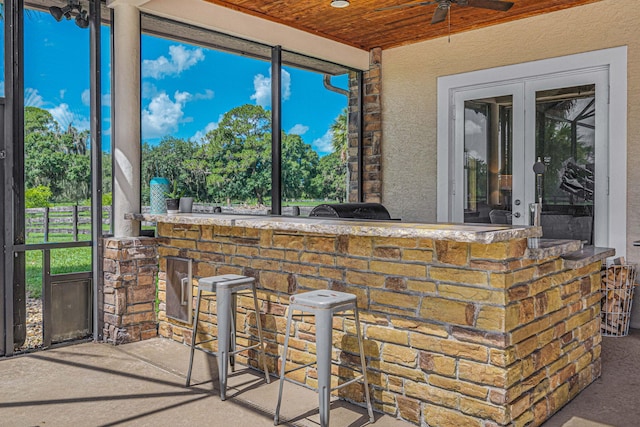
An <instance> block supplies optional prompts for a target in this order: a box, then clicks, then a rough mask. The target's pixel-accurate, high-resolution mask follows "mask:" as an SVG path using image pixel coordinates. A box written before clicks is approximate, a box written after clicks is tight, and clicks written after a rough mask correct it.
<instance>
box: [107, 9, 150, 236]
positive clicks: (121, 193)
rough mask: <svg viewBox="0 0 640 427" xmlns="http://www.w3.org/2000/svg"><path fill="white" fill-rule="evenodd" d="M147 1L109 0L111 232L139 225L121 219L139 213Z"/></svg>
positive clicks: (132, 230) (133, 230) (130, 231)
mask: <svg viewBox="0 0 640 427" xmlns="http://www.w3.org/2000/svg"><path fill="white" fill-rule="evenodd" d="M143 3H146V1H139V0H138V1H136V0H112V1H110V2H109V4H108V5H109V7H111V8H113V10H114V19H113V32H114V49H113V50H114V57H113V58H112V71H111V72H112V73H113V89H112V90H113V91H114V95H115V96H114V104H113V106H112V108H113V112H114V113H113V120H114V122H113V125H112V128H113V133H112V134H113V233H114V235H115V236H116V237H128V236H137V235H138V234H139V231H140V226H139V224H138V223H137V222H135V221H129V220H125V219H124V214H125V213H127V212H140V11H139V10H138V6H139V5H141V4H143Z"/></svg>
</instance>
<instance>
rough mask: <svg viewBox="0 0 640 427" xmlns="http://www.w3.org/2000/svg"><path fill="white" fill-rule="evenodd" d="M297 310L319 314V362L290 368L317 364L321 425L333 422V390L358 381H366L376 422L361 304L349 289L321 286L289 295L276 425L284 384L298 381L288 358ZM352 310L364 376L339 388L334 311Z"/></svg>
mask: <svg viewBox="0 0 640 427" xmlns="http://www.w3.org/2000/svg"><path fill="white" fill-rule="evenodd" d="M295 310H298V311H302V312H303V313H304V312H307V313H311V314H313V315H315V316H316V355H317V360H316V362H311V363H308V364H306V365H303V366H299V367H297V368H294V369H292V370H290V371H289V372H293V371H295V370H298V369H302V368H306V367H307V366H310V365H313V364H314V363H315V364H316V365H317V371H318V388H317V389H316V391H317V392H318V400H319V411H320V425H321V427H327V426H328V425H329V403H330V398H331V392H332V391H333V390H338V389H340V388H342V387H345V386H347V385H349V384H352V383H354V382H356V381H363V382H364V392H365V399H366V401H367V411H368V413H369V421H370V422H371V423H373V422H374V421H375V418H374V417H373V407H372V406H371V398H370V396H369V382H368V381H367V369H366V363H365V357H364V347H363V344H362V336H361V334H360V319H359V317H358V305H357V301H356V296H355V295H353V294H349V293H346V292H337V291H331V290H318V291H311V292H305V293H302V294H296V295H292V296H291V297H290V298H289V314H288V316H287V329H286V334H285V338H284V349H283V353H282V364H281V368H280V387H279V390H278V403H277V405H276V412H275V416H274V418H273V422H274V424H275V425H278V424H279V423H280V405H281V403H282V387H283V384H284V382H285V381H289V382H293V383H297V382H296V381H294V380H292V379H289V378H286V377H285V374H286V373H288V372H285V366H286V361H287V351H288V349H289V331H290V330H291V322H292V318H293V312H294V311H295ZM348 310H352V311H353V314H354V317H355V322H356V335H357V337H358V347H359V350H360V365H361V369H362V373H361V375H360V376H357V377H356V378H353V379H351V380H349V381H347V382H345V383H343V384H340V385H339V386H337V387H335V388H333V389H332V388H331V350H332V339H331V335H332V331H333V315H334V313H338V312H342V311H348Z"/></svg>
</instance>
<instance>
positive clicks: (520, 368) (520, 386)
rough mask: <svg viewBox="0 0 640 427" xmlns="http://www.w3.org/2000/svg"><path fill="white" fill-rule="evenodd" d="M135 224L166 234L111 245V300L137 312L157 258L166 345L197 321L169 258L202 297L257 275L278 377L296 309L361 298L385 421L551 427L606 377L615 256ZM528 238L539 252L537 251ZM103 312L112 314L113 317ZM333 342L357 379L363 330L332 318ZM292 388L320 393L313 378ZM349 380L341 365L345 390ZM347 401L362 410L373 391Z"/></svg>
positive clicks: (572, 249) (244, 302)
mask: <svg viewBox="0 0 640 427" xmlns="http://www.w3.org/2000/svg"><path fill="white" fill-rule="evenodd" d="M127 218H129V219H132V220H138V221H142V220H144V221H157V224H158V228H157V230H158V237H157V238H155V239H154V238H144V237H140V238H131V239H129V240H128V241H124V240H123V239H113V241H109V240H107V241H106V242H105V245H106V248H107V249H106V251H107V253H105V257H106V258H110V260H107V261H108V262H110V263H112V264H110V265H111V268H109V267H108V266H107V265H105V274H106V276H105V289H104V292H105V296H106V295H108V293H109V292H111V293H115V298H113V300H114V301H119V300H120V301H121V302H120V303H116V305H121V306H122V304H125V305H126V303H123V302H122V300H123V299H126V297H122V298H119V297H118V294H119V293H123V292H124V293H125V294H126V295H127V296H129V295H135V289H128V290H126V289H125V288H126V287H127V286H128V285H130V286H131V287H132V288H135V286H136V281H135V278H133V279H132V277H131V274H134V275H135V272H134V271H133V270H128V269H127V265H130V264H131V263H132V262H133V263H135V262H142V263H143V264H144V263H145V261H144V259H145V258H146V259H152V258H153V256H154V255H155V252H154V248H156V247H157V255H158V256H159V279H160V280H159V289H160V292H159V299H160V312H159V315H158V321H159V328H158V331H159V332H158V333H159V335H161V336H163V337H166V338H170V339H173V340H176V341H179V342H183V343H185V344H190V339H191V333H190V332H191V331H190V324H189V323H188V322H186V321H185V322H182V321H178V320H175V319H174V318H170V317H168V316H167V312H166V310H167V306H166V303H167V300H166V295H167V292H166V290H167V260H168V259H171V258H173V257H178V258H184V259H190V260H192V281H191V285H192V286H193V295H195V294H196V291H197V284H198V279H199V278H201V277H206V276H212V275H219V274H241V275H246V276H250V277H254V278H255V279H256V282H257V283H258V290H259V291H258V297H259V300H260V307H261V313H260V315H261V319H262V325H263V326H262V327H263V330H264V331H265V337H266V340H267V358H268V361H267V362H268V363H267V365H268V366H269V370H270V372H271V373H272V374H278V368H277V367H278V366H279V363H278V360H279V357H280V351H281V349H282V342H283V338H284V332H285V319H286V312H287V304H288V299H289V296H290V295H292V294H295V293H301V292H305V291H311V290H316V289H332V290H339V291H345V292H349V293H353V294H355V295H357V299H358V306H359V308H360V313H361V317H360V318H361V327H362V330H363V333H364V339H365V344H364V347H365V354H366V357H367V359H368V360H367V366H368V371H367V372H368V377H369V384H370V387H371V392H372V397H373V400H374V408H375V409H376V410H377V411H382V412H385V413H389V414H394V415H398V416H399V417H400V418H402V419H404V420H406V421H408V422H411V423H414V424H418V425H419V424H420V422H421V419H422V417H424V420H425V421H426V422H427V423H429V425H439V426H445V425H450V426H454V425H456V426H460V425H465V426H486V425H527V424H529V423H531V422H534V424H536V425H539V424H541V423H542V422H543V421H544V420H545V419H547V418H548V417H550V416H551V415H552V414H553V413H554V412H556V411H557V410H558V409H559V408H560V407H561V406H563V405H564V404H565V403H567V402H568V401H569V400H570V399H571V398H573V397H574V396H575V395H576V394H577V393H579V392H580V391H581V390H582V389H584V388H585V387H586V386H587V385H589V384H590V383H591V382H592V381H594V380H595V379H596V378H598V377H599V375H600V363H601V361H600V341H601V337H600V332H599V331H600V317H599V311H600V268H601V262H602V259H604V258H606V257H609V256H612V255H613V250H607V249H597V248H591V249H588V250H587V249H584V250H582V249H581V243H580V242H578V241H545V240H538V239H537V237H538V236H539V235H540V229H539V228H538V227H512V226H495V225H486V226H485V225H459V224H458V225H454V224H418V223H404V222H397V221H396V222H393V221H392V222H367V221H349V220H327V219H313V218H296V217H259V216H242V215H202V214H178V215H150V214H145V215H141V214H129V215H127ZM530 239H533V240H531V241H532V242H537V246H538V248H536V249H531V248H529V247H528V246H529V245H528V241H529V240H530ZM156 245H157V246H156ZM127 271H128V273H126V272H127ZM109 272H111V273H109ZM118 272H125V273H123V276H126V275H127V274H128V275H129V276H128V280H119V279H118ZM109 279H111V280H109ZM109 285H111V286H113V288H111V287H110V286H109ZM125 291H126V292H125ZM105 301H106V300H105ZM139 303H140V301H138V304H139ZM203 305H204V304H203ZM239 307H240V309H239V315H238V317H237V319H236V327H237V330H238V331H240V332H242V331H245V332H247V333H249V334H250V340H251V341H254V339H255V340H257V337H256V335H255V331H256V330H255V327H256V321H255V310H254V309H253V303H252V301H251V299H250V298H246V299H245V298H240V300H239ZM191 308H193V307H191ZM200 310H201V315H200V318H199V320H200V322H201V323H200V326H199V330H200V331H205V332H207V333H215V330H216V310H215V303H213V304H207V305H206V306H201V307H200ZM105 311H112V310H110V309H109V308H108V306H107V305H105ZM116 312H117V310H116ZM125 317H127V316H126V315H125ZM143 318H144V316H142V317H138V318H137V319H134V318H133V317H128V319H130V320H131V324H130V327H131V330H137V331H138V333H139V331H140V330H141V329H144V327H142V328H140V326H139V322H138V323H136V322H135V320H140V319H143ZM122 320H123V319H122V318H120V319H115V320H114V322H115V323H116V325H112V326H111V337H112V339H113V340H114V341H117V340H118V339H123V340H127V339H130V338H131V337H129V336H128V335H127V327H128V326H127V324H126V323H127V322H126V321H124V322H123V321H122ZM118 322H119V323H118ZM107 323H108V322H107ZM108 328H109V326H108V325H107V326H106V329H105V336H106V337H108V336H109V331H108V330H107V329H108ZM333 329H334V333H333V337H334V338H333V345H334V355H333V358H334V360H335V361H337V360H340V361H341V362H342V363H345V362H346V363H347V364H353V366H357V363H358V362H359V361H358V359H357V357H355V358H354V355H357V343H356V339H355V332H354V331H355V328H354V321H353V317H349V316H346V317H338V318H336V319H334V323H333ZM313 335H314V325H313V323H308V321H307V320H306V319H305V320H304V321H298V322H296V325H295V334H294V335H292V339H291V344H290V351H289V354H288V356H287V358H288V359H287V360H288V365H289V364H291V365H292V366H295V365H303V364H305V363H308V362H309V361H310V360H309V359H310V357H311V358H313V353H314V350H315V347H314V339H313ZM310 354H311V356H310ZM256 358H257V351H256V352H253V351H252V352H250V353H248V354H246V353H243V354H241V357H239V360H240V361H241V362H242V363H247V364H250V365H252V366H254V367H256V368H257V369H260V368H259V367H260V366H263V365H262V363H259V361H258V360H256ZM260 362H261V361H260ZM294 375H295V377H296V379H297V380H299V381H300V382H302V383H306V384H307V385H309V386H315V385H316V377H315V370H314V369H313V367H309V368H306V369H301V370H298V371H296V372H295V374H294ZM352 376H353V373H352V372H351V371H350V370H349V369H345V368H340V369H339V370H334V371H333V378H332V382H334V383H335V384H339V383H341V382H344V381H346V380H348V379H349V378H351V377H352ZM339 395H340V396H341V397H343V398H346V399H348V400H351V401H354V402H362V401H363V389H362V386H361V385H355V386H353V387H351V386H350V387H345V388H344V389H341V390H340V392H339ZM487 423H489V424H487Z"/></svg>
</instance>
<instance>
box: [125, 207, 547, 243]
mask: <svg viewBox="0 0 640 427" xmlns="http://www.w3.org/2000/svg"><path fill="white" fill-rule="evenodd" d="M124 217H125V219H127V220H133V221H149V222H163V223H169V224H185V225H220V226H237V227H250V228H257V229H265V230H279V231H291V232H308V233H320V234H333V235H356V236H378V237H405V238H430V239H436V240H452V241H457V242H463V243H483V244H490V243H496V242H504V241H509V240H514V239H522V238H530V237H539V236H540V235H541V234H542V231H541V229H540V227H524V226H505V225H491V224H487V225H484V224H447V223H432V224H427V223H409V222H393V221H391V222H382V221H381V222H377V221H376V222H367V221H353V220H335V219H321V218H306V217H304V218H301V217H283V216H273V217H267V216H261V215H228V214H206V215H205V214H140V213H126V214H125V215H124Z"/></svg>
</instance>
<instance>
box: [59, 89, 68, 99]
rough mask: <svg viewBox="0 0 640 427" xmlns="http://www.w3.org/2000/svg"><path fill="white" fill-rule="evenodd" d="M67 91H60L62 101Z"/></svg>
mask: <svg viewBox="0 0 640 427" xmlns="http://www.w3.org/2000/svg"><path fill="white" fill-rule="evenodd" d="M66 93H67V90H66V89H60V99H64V96H65V95H66Z"/></svg>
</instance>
